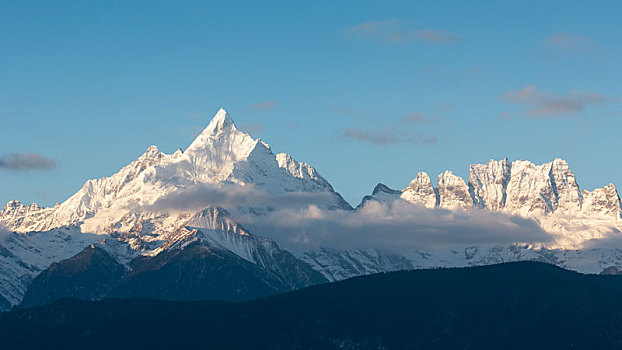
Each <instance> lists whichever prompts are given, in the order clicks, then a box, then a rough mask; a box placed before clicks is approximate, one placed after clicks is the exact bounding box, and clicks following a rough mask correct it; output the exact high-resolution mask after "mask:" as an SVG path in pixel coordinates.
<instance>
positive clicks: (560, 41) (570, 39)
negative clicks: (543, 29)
mask: <svg viewBox="0 0 622 350" xmlns="http://www.w3.org/2000/svg"><path fill="white" fill-rule="evenodd" d="M545 44H546V46H548V47H550V48H557V49H562V50H565V51H571V50H578V49H582V48H586V47H588V46H589V45H590V38H588V37H587V36H583V35H577V34H573V33H555V34H553V35H551V36H550V37H548V38H547V39H546V41H545Z"/></svg>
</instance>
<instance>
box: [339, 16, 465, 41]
mask: <svg viewBox="0 0 622 350" xmlns="http://www.w3.org/2000/svg"><path fill="white" fill-rule="evenodd" d="M344 34H345V35H346V37H350V38H358V39H373V40H377V41H380V42H384V43H403V42H411V41H418V40H420V41H425V42H428V43H436V44H438V43H451V42H456V41H459V40H460V36H459V35H457V34H455V33H451V32H448V31H443V30H437V29H415V28H413V26H412V25H409V24H408V23H405V22H403V21H400V20H397V19H389V20H384V21H368V22H364V23H360V24H357V25H354V26H352V27H349V28H346V30H345V31H344Z"/></svg>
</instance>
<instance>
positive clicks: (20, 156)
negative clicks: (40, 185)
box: [0, 153, 58, 171]
mask: <svg viewBox="0 0 622 350" xmlns="http://www.w3.org/2000/svg"><path fill="white" fill-rule="evenodd" d="M56 167H58V163H57V162H56V161H55V160H53V159H49V158H46V157H44V156H42V155H40V154H34V153H12V154H7V155H3V156H0V170H8V171H33V170H52V169H54V168H56Z"/></svg>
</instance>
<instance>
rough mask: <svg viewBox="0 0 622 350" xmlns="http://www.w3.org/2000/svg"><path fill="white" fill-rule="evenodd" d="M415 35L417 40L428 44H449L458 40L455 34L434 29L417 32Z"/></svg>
mask: <svg viewBox="0 0 622 350" xmlns="http://www.w3.org/2000/svg"><path fill="white" fill-rule="evenodd" d="M416 34H417V37H419V39H421V40H425V41H427V42H429V43H451V42H454V41H458V40H460V37H459V36H458V35H457V34H454V33H450V32H446V31H442V30H436V29H425V30H419V31H417V32H416Z"/></svg>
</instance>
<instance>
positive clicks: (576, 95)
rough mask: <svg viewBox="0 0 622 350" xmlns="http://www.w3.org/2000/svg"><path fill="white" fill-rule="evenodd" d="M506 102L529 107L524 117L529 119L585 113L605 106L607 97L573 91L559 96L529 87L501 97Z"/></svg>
mask: <svg viewBox="0 0 622 350" xmlns="http://www.w3.org/2000/svg"><path fill="white" fill-rule="evenodd" d="M501 98H502V99H503V100H505V101H508V102H511V103H514V104H518V105H524V106H527V111H526V112H525V113H524V116H526V117H527V118H538V117H556V116H571V115H576V114H579V113H582V112H584V111H585V110H586V109H587V108H588V107H592V106H599V105H602V104H604V103H605V102H606V101H607V99H606V97H605V96H603V95H601V94H598V93H595V92H583V91H578V90H576V91H571V92H569V93H567V94H563V95H557V94H554V93H551V92H549V91H544V90H538V88H537V87H536V86H534V85H529V86H527V87H525V88H524V89H522V90H519V91H510V92H506V93H505V94H503V95H502V96H501Z"/></svg>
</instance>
